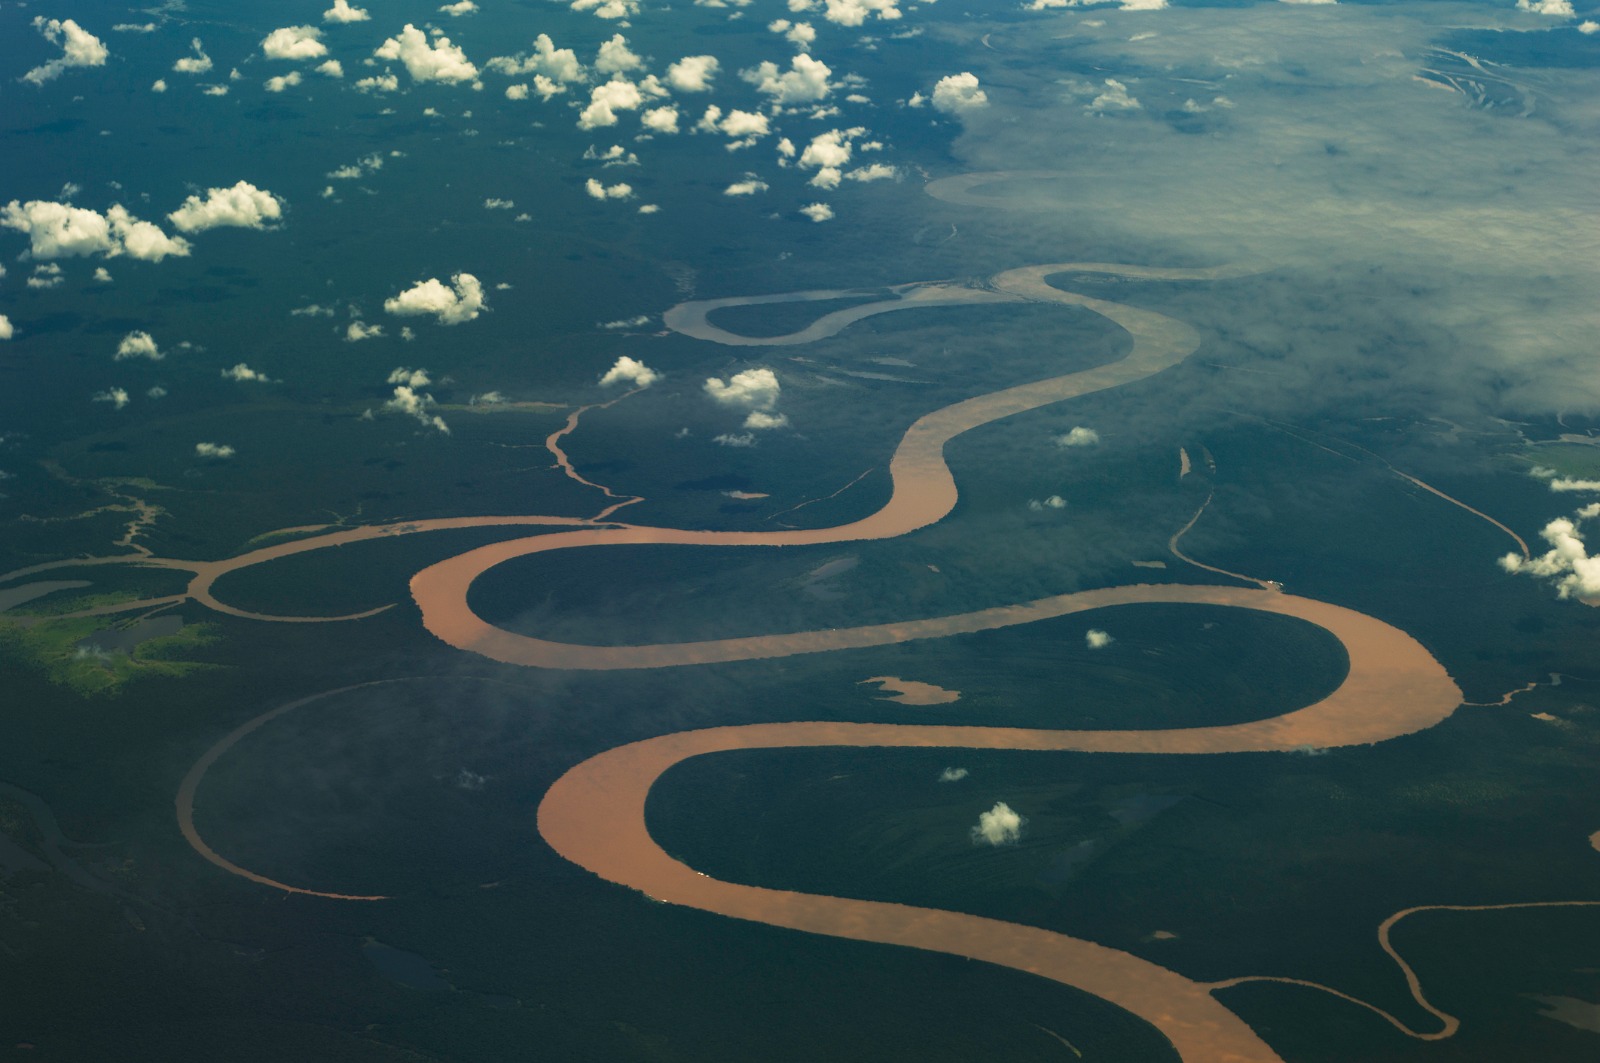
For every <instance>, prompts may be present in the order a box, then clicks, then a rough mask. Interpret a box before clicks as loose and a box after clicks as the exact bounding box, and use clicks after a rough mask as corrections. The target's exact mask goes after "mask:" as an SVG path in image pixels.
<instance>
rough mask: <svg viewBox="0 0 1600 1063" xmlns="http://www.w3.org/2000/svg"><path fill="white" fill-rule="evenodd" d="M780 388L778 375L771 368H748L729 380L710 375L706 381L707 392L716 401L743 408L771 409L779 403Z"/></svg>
mask: <svg viewBox="0 0 1600 1063" xmlns="http://www.w3.org/2000/svg"><path fill="white" fill-rule="evenodd" d="M780 390H781V386H780V385H779V383H778V376H777V374H776V373H774V372H773V371H772V370H770V369H746V370H743V371H742V372H738V373H735V374H734V375H733V377H732V378H731V379H729V380H723V379H722V378H721V377H710V378H708V379H707V380H706V382H705V393H706V394H707V395H710V396H711V398H712V399H713V400H714V401H715V402H717V403H718V404H720V405H723V406H732V407H735V408H736V409H742V410H765V411H770V410H771V409H772V408H773V407H774V406H776V405H777V404H778V394H779V392H780Z"/></svg>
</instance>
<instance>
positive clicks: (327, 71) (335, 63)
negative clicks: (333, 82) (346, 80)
mask: <svg viewBox="0 0 1600 1063" xmlns="http://www.w3.org/2000/svg"><path fill="white" fill-rule="evenodd" d="M317 73H319V74H322V75H323V76H325V77H330V78H342V77H344V64H343V63H341V62H339V60H337V59H329V60H328V61H327V62H324V63H319V64H318V65H317Z"/></svg>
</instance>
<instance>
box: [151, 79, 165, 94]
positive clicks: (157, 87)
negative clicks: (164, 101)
mask: <svg viewBox="0 0 1600 1063" xmlns="http://www.w3.org/2000/svg"><path fill="white" fill-rule="evenodd" d="M150 91H151V92H166V91H167V80H166V78H156V79H155V80H154V81H153V82H151V83H150Z"/></svg>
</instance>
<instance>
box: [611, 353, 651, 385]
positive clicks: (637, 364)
mask: <svg viewBox="0 0 1600 1063" xmlns="http://www.w3.org/2000/svg"><path fill="white" fill-rule="evenodd" d="M660 379H661V374H660V373H658V372H656V371H655V370H654V369H651V368H650V367H649V366H647V365H645V364H644V363H643V362H641V361H638V360H637V359H634V358H629V357H628V356H627V355H623V356H622V357H620V358H618V359H617V361H616V364H615V365H613V366H612V367H611V368H610V369H607V370H606V371H605V375H604V376H602V377H601V378H600V386H601V387H603V388H608V387H610V386H611V385H613V384H621V383H629V384H632V385H633V386H634V387H636V388H647V387H649V386H650V385H651V384H654V383H655V382H656V381H657V380H660Z"/></svg>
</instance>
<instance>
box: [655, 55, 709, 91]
mask: <svg viewBox="0 0 1600 1063" xmlns="http://www.w3.org/2000/svg"><path fill="white" fill-rule="evenodd" d="M720 65H721V64H719V63H718V62H717V57H716V56H714V55H686V56H684V57H683V58H682V59H679V60H678V61H677V62H676V63H673V64H672V65H671V66H669V67H667V84H669V85H671V86H672V87H673V88H675V89H677V90H678V91H679V92H710V91H711V81H712V79H713V78H715V77H716V76H717V70H718V69H719V67H720Z"/></svg>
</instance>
